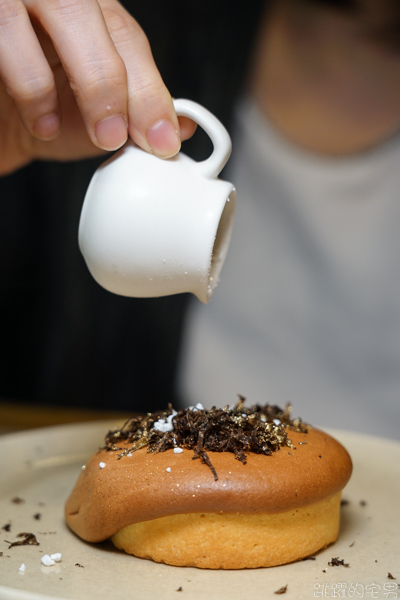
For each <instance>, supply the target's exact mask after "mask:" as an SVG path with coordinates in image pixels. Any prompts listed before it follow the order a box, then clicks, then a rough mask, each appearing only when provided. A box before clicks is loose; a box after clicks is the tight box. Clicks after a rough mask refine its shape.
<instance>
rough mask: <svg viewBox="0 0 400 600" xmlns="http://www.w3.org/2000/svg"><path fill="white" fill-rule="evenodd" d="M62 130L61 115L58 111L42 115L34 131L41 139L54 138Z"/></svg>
mask: <svg viewBox="0 0 400 600" xmlns="http://www.w3.org/2000/svg"><path fill="white" fill-rule="evenodd" d="M59 130H60V117H59V115H58V114H57V113H51V114H50V115H44V117H40V119H38V120H37V121H36V123H35V124H34V125H33V131H34V133H35V135H36V137H38V138H40V139H41V140H52V139H53V138H55V137H56V135H57V134H58V132H59Z"/></svg>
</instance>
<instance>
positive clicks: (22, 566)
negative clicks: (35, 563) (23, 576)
mask: <svg viewBox="0 0 400 600" xmlns="http://www.w3.org/2000/svg"><path fill="white" fill-rule="evenodd" d="M18 571H19V572H20V573H25V571H26V566H25V563H22V565H21V566H20V568H19V569H18Z"/></svg>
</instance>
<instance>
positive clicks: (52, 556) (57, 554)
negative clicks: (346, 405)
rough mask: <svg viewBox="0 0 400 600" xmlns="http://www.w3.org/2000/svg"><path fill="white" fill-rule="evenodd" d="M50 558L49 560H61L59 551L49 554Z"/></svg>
mask: <svg viewBox="0 0 400 600" xmlns="http://www.w3.org/2000/svg"><path fill="white" fill-rule="evenodd" d="M50 558H51V560H54V562H60V561H61V553H60V552H56V553H55V554H50Z"/></svg>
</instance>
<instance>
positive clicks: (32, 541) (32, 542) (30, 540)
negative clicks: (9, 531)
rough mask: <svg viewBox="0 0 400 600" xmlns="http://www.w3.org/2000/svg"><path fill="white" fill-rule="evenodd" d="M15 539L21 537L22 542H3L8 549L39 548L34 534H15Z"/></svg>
mask: <svg viewBox="0 0 400 600" xmlns="http://www.w3.org/2000/svg"><path fill="white" fill-rule="evenodd" d="M17 537H23V538H24V539H23V540H19V541H18V542H9V541H8V540H4V541H5V542H6V543H7V544H10V545H9V546H8V549H10V548H12V547H13V546H40V544H39V542H38V541H37V539H36V536H35V534H34V533H17Z"/></svg>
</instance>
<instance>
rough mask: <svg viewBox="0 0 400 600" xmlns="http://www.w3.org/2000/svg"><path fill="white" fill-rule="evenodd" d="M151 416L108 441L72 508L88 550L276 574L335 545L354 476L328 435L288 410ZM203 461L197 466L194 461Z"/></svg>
mask: <svg viewBox="0 0 400 600" xmlns="http://www.w3.org/2000/svg"><path fill="white" fill-rule="evenodd" d="M243 401H244V399H243V398H240V400H239V402H238V403H237V404H236V405H235V406H234V407H233V408H229V407H225V408H224V409H217V408H215V407H213V408H212V409H211V410H205V409H203V407H202V406H201V405H197V406H196V407H190V408H187V409H185V410H182V411H180V412H178V413H175V411H173V409H172V407H169V409H168V410H167V411H158V412H156V413H148V414H147V415H146V416H145V417H137V418H134V419H131V420H129V421H128V422H127V423H126V424H125V425H124V426H123V427H122V429H120V430H116V431H110V432H108V434H107V436H106V446H105V447H104V448H102V449H101V450H99V451H98V452H97V453H96V454H94V455H93V456H92V457H91V458H90V460H89V461H88V462H87V464H86V465H85V468H84V469H83V470H82V472H81V475H80V477H79V479H78V481H77V483H76V485H75V488H74V489H73V491H72V493H71V495H70V497H69V499H68V501H67V503H66V507H65V514H66V519H67V523H68V525H69V526H70V528H71V529H72V530H73V531H74V532H75V533H77V534H78V535H79V536H80V537H81V538H83V539H84V540H86V541H88V542H101V541H103V540H106V539H108V538H111V540H112V541H113V543H114V544H115V546H117V547H118V548H120V549H122V550H125V551H126V552H128V553H130V554H135V555H136V556H140V557H143V558H150V559H153V560H155V561H157V562H164V563H167V564H171V565H177V566H196V567H202V568H209V569H241V568H256V567H269V566H274V565H280V564H284V563H288V562H292V561H295V560H299V559H301V558H304V557H306V556H309V555H310V554H313V553H315V552H316V551H317V550H319V549H321V548H324V547H325V546H327V545H328V544H330V543H332V542H334V541H335V540H336V538H337V536H338V531H339V516H340V499H341V490H342V489H343V488H344V486H345V485H346V483H347V481H348V480H349V478H350V475H351V471H352V464H351V459H350V457H349V455H348V453H347V452H346V450H345V449H344V448H343V446H341V445H340V444H339V443H338V442H337V441H336V440H335V439H333V438H332V437H331V436H329V435H328V434H326V433H324V432H323V431H320V430H318V429H314V428H313V427H310V426H309V425H305V424H304V423H303V422H302V421H301V420H300V419H297V420H292V419H291V418H290V407H286V409H285V410H282V409H280V408H279V407H277V406H271V405H265V406H259V405H256V406H253V407H251V408H247V407H245V406H244V404H243ZM196 459H198V460H196Z"/></svg>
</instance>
